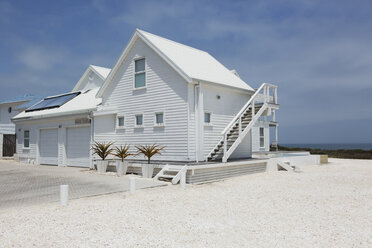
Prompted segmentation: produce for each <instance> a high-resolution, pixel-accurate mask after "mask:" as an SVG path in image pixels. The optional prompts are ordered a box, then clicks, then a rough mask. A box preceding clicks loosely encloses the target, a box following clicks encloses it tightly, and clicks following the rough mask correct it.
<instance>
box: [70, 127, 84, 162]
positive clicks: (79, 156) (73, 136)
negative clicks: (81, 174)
mask: <svg viewBox="0 0 372 248" xmlns="http://www.w3.org/2000/svg"><path fill="white" fill-rule="evenodd" d="M66 140H67V144H66V155H67V165H68V166H77V167H89V162H90V161H89V146H90V127H74V128H67V139H66Z"/></svg>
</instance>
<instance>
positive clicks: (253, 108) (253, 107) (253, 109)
mask: <svg viewBox="0 0 372 248" xmlns="http://www.w3.org/2000/svg"><path fill="white" fill-rule="evenodd" d="M254 105H255V104H254V100H253V101H252V120H253V117H254V115H255V113H254V112H255V110H256V109H255V106H254Z"/></svg>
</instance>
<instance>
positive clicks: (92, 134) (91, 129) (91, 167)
mask: <svg viewBox="0 0 372 248" xmlns="http://www.w3.org/2000/svg"><path fill="white" fill-rule="evenodd" d="M88 119H89V120H90V144H89V156H90V158H89V160H90V165H89V167H90V169H94V164H93V154H92V151H91V149H90V148H91V146H92V144H93V142H94V116H93V111H90V112H89V115H88Z"/></svg>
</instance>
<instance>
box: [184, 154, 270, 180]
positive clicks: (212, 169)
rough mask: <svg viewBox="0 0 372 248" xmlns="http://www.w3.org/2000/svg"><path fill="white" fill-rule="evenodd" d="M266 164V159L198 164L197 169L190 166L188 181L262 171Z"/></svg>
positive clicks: (223, 177)
mask: <svg viewBox="0 0 372 248" xmlns="http://www.w3.org/2000/svg"><path fill="white" fill-rule="evenodd" d="M266 166H267V161H265V160H262V161H253V162H252V161H250V162H249V161H246V162H237V163H230V164H229V163H228V164H223V165H222V164H217V165H212V166H209V165H206V166H197V167H195V169H193V167H192V166H189V167H188V170H187V173H186V182H187V183H191V184H200V183H207V182H213V181H219V180H223V179H226V178H230V177H236V176H242V175H248V174H253V173H262V172H265V171H266Z"/></svg>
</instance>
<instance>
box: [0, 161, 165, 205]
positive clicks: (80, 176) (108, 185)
mask: <svg viewBox="0 0 372 248" xmlns="http://www.w3.org/2000/svg"><path fill="white" fill-rule="evenodd" d="M61 184H68V185H69V198H70V199H74V198H81V197H86V196H93V195H99V194H107V193H114V192H120V191H127V190H129V177H128V176H124V177H117V176H114V175H111V176H110V175H99V174H97V173H95V172H94V173H93V172H90V171H88V170H87V169H83V168H72V167H57V166H35V165H26V164H20V163H17V162H13V161H1V160H0V209H4V208H8V207H17V206H25V205H34V204H39V203H43V202H56V201H59V187H60V185H61ZM162 185H165V184H164V183H162V182H157V181H153V180H151V179H142V178H138V179H136V188H137V189H140V188H148V187H156V186H162Z"/></svg>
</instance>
